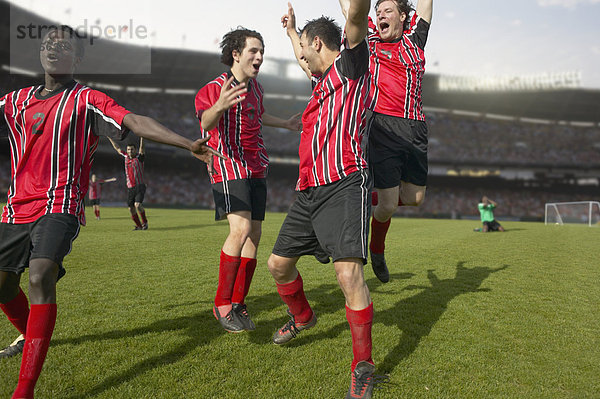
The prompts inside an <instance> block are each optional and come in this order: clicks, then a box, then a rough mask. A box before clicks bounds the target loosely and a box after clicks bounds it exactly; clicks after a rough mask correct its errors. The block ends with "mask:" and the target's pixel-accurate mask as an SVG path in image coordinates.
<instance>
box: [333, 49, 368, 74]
mask: <svg viewBox="0 0 600 399" xmlns="http://www.w3.org/2000/svg"><path fill="white" fill-rule="evenodd" d="M336 62H337V63H338V65H337V66H338V68H339V69H340V71H341V72H342V74H343V75H344V76H346V77H347V78H350V79H358V78H360V77H361V76H363V75H364V74H365V73H367V71H368V70H369V48H368V46H367V41H366V40H363V41H362V42H360V44H358V45H356V46H354V48H352V49H348V48H345V49H344V50H343V51H342V52H341V53H340V57H339V58H338V59H337V60H336Z"/></svg>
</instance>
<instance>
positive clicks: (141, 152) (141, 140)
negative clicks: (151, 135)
mask: <svg viewBox="0 0 600 399" xmlns="http://www.w3.org/2000/svg"><path fill="white" fill-rule="evenodd" d="M139 153H140V155H144V138H143V137H140V151H139Z"/></svg>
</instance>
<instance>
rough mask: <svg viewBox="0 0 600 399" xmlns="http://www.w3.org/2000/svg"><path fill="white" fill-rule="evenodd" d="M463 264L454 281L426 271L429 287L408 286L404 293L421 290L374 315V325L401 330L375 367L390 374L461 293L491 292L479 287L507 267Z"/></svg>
mask: <svg viewBox="0 0 600 399" xmlns="http://www.w3.org/2000/svg"><path fill="white" fill-rule="evenodd" d="M464 264H465V262H462V261H461V262H458V264H457V265H456V275H455V277H454V278H448V279H442V280H440V279H439V278H438V277H437V276H436V274H435V270H428V271H427V278H428V279H429V282H430V283H431V286H418V285H409V286H407V287H405V288H404V289H403V290H407V291H412V290H422V291H421V292H419V293H418V294H416V295H413V296H411V297H407V298H404V299H402V300H400V301H398V302H396V303H395V304H394V305H393V306H392V307H391V308H390V309H388V310H384V311H382V312H377V313H376V320H375V321H376V323H383V324H384V325H386V326H393V327H398V328H399V329H400V330H401V331H402V337H401V338H400V341H399V342H398V343H397V344H396V346H394V347H393V348H392V349H391V350H390V351H389V352H388V354H387V355H386V356H385V359H384V360H383V362H381V363H380V364H379V365H378V369H379V370H380V371H382V372H384V373H391V372H392V371H393V370H394V369H395V368H396V367H397V366H398V365H399V364H400V362H402V360H404V359H405V358H407V357H408V356H410V355H411V354H412V353H413V352H414V351H415V350H416V349H417V347H418V346H419V343H420V342H421V340H422V339H423V338H424V337H426V336H428V335H429V333H430V332H431V330H432V329H433V327H434V326H435V324H436V323H437V321H438V320H439V319H440V317H441V316H442V315H443V314H444V312H445V311H446V308H447V307H448V304H449V303H450V301H452V300H453V299H454V298H456V297H457V296H459V295H463V294H468V293H479V292H489V291H491V290H490V289H489V288H479V287H480V286H481V284H482V283H483V281H484V280H485V279H487V278H488V277H489V276H490V275H491V274H493V273H496V272H499V271H501V270H504V269H506V268H508V265H503V266H501V267H498V268H495V269H493V268H489V267H485V266H475V267H473V268H471V269H468V268H466V267H465V266H464Z"/></svg>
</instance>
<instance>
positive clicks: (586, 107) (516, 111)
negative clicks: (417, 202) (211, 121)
mask: <svg viewBox="0 0 600 399" xmlns="http://www.w3.org/2000/svg"><path fill="white" fill-rule="evenodd" d="M9 7H10V5H9V3H8V2H6V1H0V44H1V46H0V64H1V65H10V66H11V67H15V66H16V67H20V65H15V62H14V61H15V60H14V59H11V53H10V26H11V24H10V22H11V21H10V12H9V11H10V8H9ZM13 7H14V6H13ZM13 18H16V19H22V20H23V21H34V23H36V24H39V25H43V24H46V25H48V24H52V21H49V20H44V19H43V18H41V17H39V16H37V15H35V14H32V13H30V12H28V11H26V10H22V9H19V8H18V7H14V8H13ZM13 22H14V21H13ZM98 40H104V42H103V46H101V48H102V52H100V53H99V52H94V53H92V54H89V56H88V58H87V59H86V60H85V61H86V62H87V63H88V64H93V65H94V66H96V67H98V66H102V65H103V64H108V63H116V62H119V63H127V62H129V63H131V65H125V67H126V69H127V70H128V71H136V67H138V66H137V65H136V64H135V62H136V57H135V56H134V57H125V55H128V54H134V55H135V54H138V53H140V52H141V51H143V50H141V48H140V47H137V46H128V45H123V44H120V43H117V42H113V41H109V40H105V39H98ZM20 44H21V43H20ZM145 51H148V49H146V50H145ZM149 51H150V57H151V73H150V74H93V75H82V76H78V78H79V79H80V80H82V81H84V82H95V83H100V84H104V85H112V86H122V87H154V88H160V89H162V90H165V89H182V90H189V89H194V90H197V89H198V88H199V87H201V86H202V85H204V84H205V83H206V82H208V81H209V80H211V79H212V78H214V77H215V76H217V75H218V74H220V73H222V72H223V70H224V69H225V68H226V67H225V66H224V65H222V64H221V63H220V60H219V55H218V54H215V53H209V52H201V51H189V50H177V49H161V48H153V49H151V50H149ZM18 52H19V54H20V58H23V60H25V61H27V62H26V63H27V64H29V65H35V66H36V68H37V70H36V71H34V72H36V73H38V74H40V76H41V73H42V70H41V66H38V65H39V55H38V47H37V46H36V45H31V44H23V48H22V49H21V48H19V49H18ZM13 54H14V49H13ZM13 58H14V56H13ZM23 60H20V62H21V61H22V62H25V61H23ZM11 61H13V62H11ZM271 61H272V62H274V64H275V66H276V68H275V74H266V73H265V72H263V73H262V74H261V78H260V81H261V83H262V84H263V86H264V88H265V91H266V92H267V93H271V94H293V95H295V96H307V95H309V94H310V85H309V84H308V83H307V82H306V81H305V80H297V79H290V78H289V77H288V76H287V75H286V71H287V66H288V65H289V63H290V61H289V60H271ZM25 69H28V70H30V69H31V68H25ZM99 69H100V70H101V68H99ZM138 69H139V68H138ZM438 81H439V76H437V75H431V74H426V75H425V78H424V82H423V101H424V103H425V105H426V106H427V107H433V108H442V109H450V110H465V111H471V112H476V113H481V114H494V115H507V116H512V117H517V118H533V119H546V120H553V121H582V122H594V123H596V124H599V123H600V90H584V89H561V90H553V91H551V90H548V91H526V92H514V91H513V92H491V91H490V92H483V91H481V92H442V91H440V90H439V89H438Z"/></svg>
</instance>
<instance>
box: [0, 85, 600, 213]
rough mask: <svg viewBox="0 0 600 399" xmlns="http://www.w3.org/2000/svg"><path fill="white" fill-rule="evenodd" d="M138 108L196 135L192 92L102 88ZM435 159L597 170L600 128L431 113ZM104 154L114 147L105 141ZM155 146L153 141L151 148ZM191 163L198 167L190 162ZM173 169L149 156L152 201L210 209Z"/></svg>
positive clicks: (512, 205)
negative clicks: (173, 92)
mask: <svg viewBox="0 0 600 399" xmlns="http://www.w3.org/2000/svg"><path fill="white" fill-rule="evenodd" d="M32 84H35V81H34V79H33V78H23V77H19V76H15V75H8V74H6V73H0V94H3V93H5V92H6V91H7V90H8V88H15V87H23V86H27V85H32ZM103 91H105V92H107V94H109V95H111V96H112V97H113V98H115V100H116V101H117V102H118V103H120V104H121V105H123V106H124V107H126V108H128V109H130V110H131V111H133V112H136V113H140V114H144V115H149V116H151V117H153V118H155V119H157V120H159V121H160V122H162V123H163V124H165V125H166V126H168V127H170V128H171V129H173V130H175V131H176V132H178V133H180V134H182V135H184V136H187V137H189V138H198V137H199V135H200V128H199V124H198V119H197V118H196V116H195V109H194V94H191V93H189V94H167V93H143V92H130V91H122V90H116V91H111V90H103ZM303 105H304V103H303V102H302V101H298V100H292V99H277V98H266V99H265V109H266V111H267V112H268V113H270V114H272V115H275V116H279V117H283V118H288V117H290V116H292V115H293V114H296V113H298V112H301V111H302V107H303ZM426 116H427V122H428V125H429V159H430V162H444V163H452V164H455V165H460V164H464V163H469V164H470V165H481V166H485V165H489V164H495V165H503V164H508V165H518V166H520V167H524V168H528V167H534V168H535V167H537V168H539V167H542V168H544V167H549V166H556V165H564V166H567V167H573V168H587V167H595V168H599V165H600V128H598V127H576V126H569V125H562V124H545V123H526V122H522V121H513V120H501V119H489V118H482V117H473V116H466V115H456V114H451V113H428V114H427V115H426ZM263 139H264V142H265V145H266V147H267V150H268V152H269V154H270V156H271V158H275V157H284V158H286V157H287V158H297V152H298V145H299V142H300V135H299V133H297V132H289V131H287V130H285V129H275V128H270V127H265V128H264V129H263ZM102 143H103V144H101V147H104V150H105V152H111V151H112V148H110V147H109V145H108V143H107V142H105V141H104V140H103V141H102ZM153 148H156V147H155V145H154V144H150V145H149V146H148V152H150V153H151V152H152V151H153ZM8 157H9V154H8V151H4V153H2V154H0V188H1V189H2V191H3V193H6V191H7V188H8V185H9V180H8V179H9V171H10V161H9V158H8ZM287 168H288V169H289V170H290V171H291V172H289V173H288V174H287V175H286V177H285V178H281V176H283V175H282V174H278V175H277V176H270V177H269V196H268V201H267V207H268V209H269V210H270V211H287V209H288V207H289V205H290V204H291V203H292V201H293V199H294V196H295V193H294V190H293V189H294V183H295V178H296V176H297V170H294V169H293V168H291V167H287ZM192 169H193V168H192ZM201 169H203V166H202V165H200V166H198V171H194V170H192V171H190V170H185V171H177V172H172V171H171V172H170V171H169V170H168V169H164V168H161V166H160V165H155V166H154V167H153V166H152V157H149V158H148V162H147V167H146V179H147V182H148V191H147V195H146V198H147V199H146V201H145V203H146V204H148V205H153V204H154V205H165V206H190V207H199V208H212V207H213V206H214V205H213V200H212V192H211V189H210V185H209V182H208V178H207V176H206V172H205V170H202V173H200V172H199V171H200V170H201ZM95 172H96V174H97V175H98V177H99V178H108V177H113V176H114V177H117V178H118V181H117V182H115V183H110V184H105V185H104V187H103V191H102V192H103V194H102V201H103V203H105V204H108V203H111V204H123V205H124V204H125V200H126V188H125V182H124V176H123V166H122V160H121V158H120V157H118V156H117V155H116V154H114V159H112V158H110V161H107V160H106V159H103V160H102V161H100V162H98V161H97V165H96V167H95ZM484 194H485V195H487V196H489V197H490V198H492V199H494V200H495V201H496V202H498V204H499V207H498V209H497V211H496V215H498V216H500V215H504V216H509V217H532V218H539V217H542V216H543V213H544V203H546V202H551V201H555V202H559V201H574V200H578V199H582V200H588V199H590V198H587V196H585V195H578V194H573V193H569V194H553V193H551V192H544V191H539V190H529V191H528V192H527V193H526V195H523V193H522V192H519V195H517V192H515V190H514V189H497V190H494V191H486V192H485V193H484ZM481 195H482V193H479V192H476V190H473V189H465V188H456V187H451V188H450V187H436V186H431V185H430V186H429V187H428V189H427V195H426V200H425V202H424V204H423V205H422V206H421V207H418V208H411V207H402V208H400V209H399V211H398V214H399V215H404V216H427V217H432V216H433V217H436V216H438V217H457V218H459V217H476V216H477V215H478V213H477V209H476V205H477V203H478V202H479V198H480V196H481Z"/></svg>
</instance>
